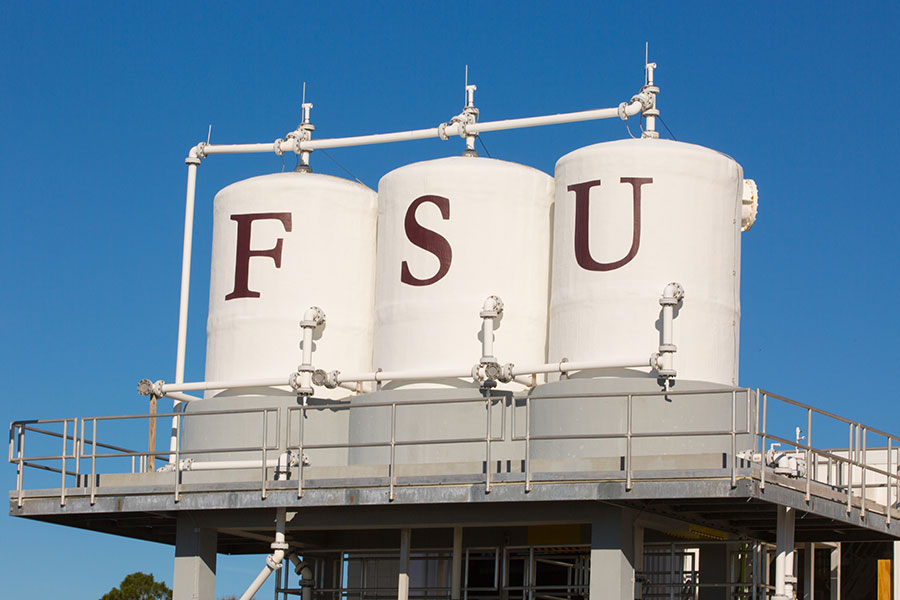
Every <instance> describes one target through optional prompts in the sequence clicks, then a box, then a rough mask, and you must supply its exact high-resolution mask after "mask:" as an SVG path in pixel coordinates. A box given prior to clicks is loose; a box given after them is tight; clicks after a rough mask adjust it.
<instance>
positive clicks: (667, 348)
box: [659, 344, 678, 352]
mask: <svg viewBox="0 0 900 600" xmlns="http://www.w3.org/2000/svg"><path fill="white" fill-rule="evenodd" d="M659 351H660V352H678V346H676V345H675V344H660V345H659Z"/></svg>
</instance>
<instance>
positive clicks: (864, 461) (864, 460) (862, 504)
mask: <svg viewBox="0 0 900 600" xmlns="http://www.w3.org/2000/svg"><path fill="white" fill-rule="evenodd" d="M858 427H859V426H858ZM860 429H862V446H861V447H860V450H861V453H860V457H859V458H860V460H859V461H858V462H859V465H860V466H859V470H860V474H861V475H862V482H861V484H862V497H861V498H860V501H859V518H861V519H862V518H865V516H866V479H868V474H869V472H868V469H867V467H868V464H869V463H868V457H867V456H866V431H867V430H866V428H865V427H860ZM857 431H858V430H857Z"/></svg>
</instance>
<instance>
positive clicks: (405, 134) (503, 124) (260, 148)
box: [203, 100, 643, 156]
mask: <svg viewBox="0 0 900 600" xmlns="http://www.w3.org/2000/svg"><path fill="white" fill-rule="evenodd" d="M642 108H643V104H642V103H641V101H640V100H634V101H633V102H631V103H630V104H628V105H627V106H626V107H625V114H626V115H628V116H633V115H636V114H638V113H639V112H641V109H642ZM618 116H619V109H618V108H598V109H594V110H583V111H578V112H571V113H560V114H556V115H546V116H540V117H524V118H521V119H505V120H501V121H482V122H480V123H468V124H464V123H451V124H449V125H447V126H446V127H430V128H428V129H413V130H410V131H397V132H394V133H376V134H372V135H357V136H350V137H342V138H331V139H324V138H323V139H319V140H308V141H301V142H298V143H295V142H294V140H284V141H282V142H281V143H280V146H281V151H282V152H297V151H308V150H320V149H327V148H346V147H348V146H367V145H371V144H388V143H392V142H407V141H412V140H424V139H428V138H440V137H441V135H442V133H443V136H444V137H452V136H455V135H460V134H463V135H465V134H471V135H474V134H476V133H482V132H485V131H501V130H505V129H521V128H523V127H540V126H543V125H557V124H561V123H576V122H579V121H593V120H597V119H611V118H614V117H618ZM273 150H274V144H272V143H262V144H208V145H206V146H204V147H203V153H204V154H205V155H207V156H208V155H211V154H253V153H260V152H272V151H273Z"/></svg>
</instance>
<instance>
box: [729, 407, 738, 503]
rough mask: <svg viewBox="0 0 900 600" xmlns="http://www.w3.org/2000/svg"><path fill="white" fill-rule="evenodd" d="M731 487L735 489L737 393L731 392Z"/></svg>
mask: <svg viewBox="0 0 900 600" xmlns="http://www.w3.org/2000/svg"><path fill="white" fill-rule="evenodd" d="M730 460H731V487H732V488H735V487H737V391H735V390H732V391H731V459H730Z"/></svg>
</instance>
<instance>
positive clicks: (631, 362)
mask: <svg viewBox="0 0 900 600" xmlns="http://www.w3.org/2000/svg"><path fill="white" fill-rule="evenodd" d="M649 366H650V356H649V355H647V357H646V358H637V357H633V358H623V359H616V360H597V361H581V362H555V363H546V364H543V365H523V366H519V365H514V366H513V370H512V374H513V376H515V377H519V376H521V375H531V374H533V373H535V374H536V373H569V372H571V371H593V370H595V369H633V368H639V367H649Z"/></svg>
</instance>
